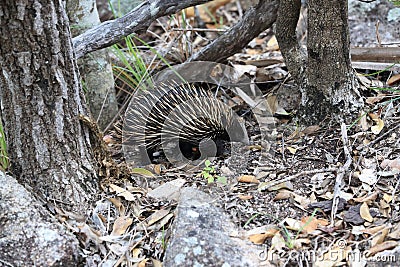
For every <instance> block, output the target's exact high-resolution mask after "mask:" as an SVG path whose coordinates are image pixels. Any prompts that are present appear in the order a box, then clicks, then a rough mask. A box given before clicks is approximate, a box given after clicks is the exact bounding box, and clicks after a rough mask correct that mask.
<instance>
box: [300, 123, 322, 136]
mask: <svg viewBox="0 0 400 267" xmlns="http://www.w3.org/2000/svg"><path fill="white" fill-rule="evenodd" d="M319 129H321V127H320V126H318V125H311V126H308V127H307V128H305V129H304V130H303V131H302V133H303V134H306V135H312V134H314V133H316V132H317V131H318V130H319Z"/></svg>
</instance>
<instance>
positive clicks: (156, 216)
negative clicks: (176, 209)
mask: <svg viewBox="0 0 400 267" xmlns="http://www.w3.org/2000/svg"><path fill="white" fill-rule="evenodd" d="M169 211H170V209H169V208H168V209H165V210H158V211H156V212H154V213H153V214H152V215H150V216H149V217H148V218H147V219H146V225H147V226H150V225H152V224H153V223H155V222H157V221H158V220H161V219H162V218H163V217H165V216H167V215H168V213H169Z"/></svg>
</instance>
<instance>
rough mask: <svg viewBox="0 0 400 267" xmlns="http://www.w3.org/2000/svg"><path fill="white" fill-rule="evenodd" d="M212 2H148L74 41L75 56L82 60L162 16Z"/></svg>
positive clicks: (174, 0) (172, 0)
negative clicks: (83, 57)
mask: <svg viewBox="0 0 400 267" xmlns="http://www.w3.org/2000/svg"><path fill="white" fill-rule="evenodd" d="M209 1H211V0H186V1H180V0H148V1H145V2H143V3H142V4H141V5H139V6H138V7H136V8H135V9H134V10H132V11H131V12H129V13H128V14H126V15H125V16H123V17H121V18H118V19H115V20H110V21H106V22H103V23H101V24H100V25H98V26H96V27H94V28H92V29H90V30H88V31H86V32H85V33H83V34H81V35H79V36H77V37H75V38H74V39H73V43H74V48H75V55H76V57H77V58H80V57H82V56H84V55H86V54H88V53H90V52H93V51H96V50H99V49H100V48H104V47H108V46H111V45H113V44H116V43H117V42H119V41H120V40H121V39H122V38H123V37H124V36H127V35H129V34H132V33H134V32H139V31H142V30H145V29H147V28H148V27H149V26H150V23H151V22H153V21H154V20H156V19H157V18H159V17H162V16H168V15H171V14H174V13H176V12H178V11H180V10H182V9H184V8H187V7H190V6H195V5H200V4H203V3H206V2H209Z"/></svg>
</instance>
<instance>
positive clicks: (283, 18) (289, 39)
mask: <svg viewBox="0 0 400 267" xmlns="http://www.w3.org/2000/svg"><path fill="white" fill-rule="evenodd" d="M300 8H301V1H300V0H293V1H286V0H283V1H280V4H279V12H278V16H277V20H276V38H277V40H279V48H280V49H281V52H282V56H283V57H284V58H285V62H286V66H287V68H288V70H289V72H290V74H291V75H292V76H293V78H294V79H295V80H296V81H297V82H298V83H299V84H302V80H303V77H304V75H303V74H304V70H305V66H306V60H307V56H306V51H304V49H302V48H301V46H300V43H299V42H298V40H297V34H296V27H297V22H298V20H299V16H300Z"/></svg>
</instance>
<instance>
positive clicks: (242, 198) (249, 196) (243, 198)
mask: <svg viewBox="0 0 400 267" xmlns="http://www.w3.org/2000/svg"><path fill="white" fill-rule="evenodd" d="M238 198H239V199H241V200H249V199H252V198H253V196H252V195H238Z"/></svg>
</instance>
